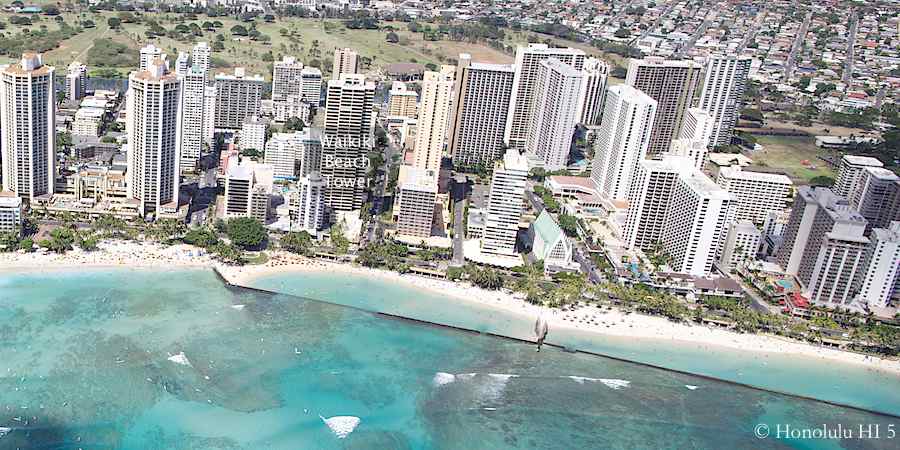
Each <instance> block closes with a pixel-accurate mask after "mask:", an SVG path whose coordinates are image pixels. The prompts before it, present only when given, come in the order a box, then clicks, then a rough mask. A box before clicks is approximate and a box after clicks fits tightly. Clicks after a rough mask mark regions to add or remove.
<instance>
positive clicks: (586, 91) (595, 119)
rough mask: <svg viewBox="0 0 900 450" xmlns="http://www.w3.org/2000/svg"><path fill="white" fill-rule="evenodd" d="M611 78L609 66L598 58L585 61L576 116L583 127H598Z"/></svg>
mask: <svg viewBox="0 0 900 450" xmlns="http://www.w3.org/2000/svg"><path fill="white" fill-rule="evenodd" d="M608 77H609V64H606V63H605V62H604V61H601V60H599V59H597V58H587V59H585V60H584V69H583V70H582V71H581V89H579V95H580V96H581V99H580V100H579V101H578V112H577V113H576V114H575V116H576V117H577V118H578V123H580V124H583V125H598V124H599V123H600V116H601V113H603V96H604V95H605V94H606V80H607V78H608Z"/></svg>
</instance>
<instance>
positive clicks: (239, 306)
mask: <svg viewBox="0 0 900 450" xmlns="http://www.w3.org/2000/svg"><path fill="white" fill-rule="evenodd" d="M244 306H246V305H231V307H232V308H234V309H236V310H238V311H240V310H242V309H244Z"/></svg>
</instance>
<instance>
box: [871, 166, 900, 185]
mask: <svg viewBox="0 0 900 450" xmlns="http://www.w3.org/2000/svg"><path fill="white" fill-rule="evenodd" d="M866 172H868V173H869V175H872V176H873V177H875V178H878V179H879V180H884V181H894V180H900V177H898V176H897V174H896V173H894V172H892V171H890V170H888V169H885V168H884V167H877V166H869V167H866Z"/></svg>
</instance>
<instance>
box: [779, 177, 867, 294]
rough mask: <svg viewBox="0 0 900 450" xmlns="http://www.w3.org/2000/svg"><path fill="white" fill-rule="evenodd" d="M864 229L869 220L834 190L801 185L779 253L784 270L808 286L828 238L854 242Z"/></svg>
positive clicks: (780, 263) (836, 240)
mask: <svg viewBox="0 0 900 450" xmlns="http://www.w3.org/2000/svg"><path fill="white" fill-rule="evenodd" d="M860 227H861V230H862V231H859V229H860ZM865 228H866V219H865V218H863V216H861V215H860V214H859V213H858V212H856V211H855V210H853V208H851V207H850V205H849V204H847V200H846V199H844V198H842V197H840V196H838V195H836V194H835V193H834V192H832V191H831V189H828V188H823V187H816V188H813V187H810V186H800V187H799V188H797V195H796V196H795V197H794V206H793V208H792V209H791V217H790V219H788V223H787V226H785V228H784V233H783V238H784V241H783V243H782V245H781V247H780V248H779V249H778V253H777V254H776V258H777V261H778V264H779V265H780V266H781V267H782V269H784V271H785V273H787V274H789V275H795V276H796V277H797V279H798V280H800V283H801V284H803V286H805V287H806V286H809V285H810V283H811V282H812V280H813V277H814V276H815V272H816V271H817V269H816V266H817V259H818V257H819V255H820V250H823V248H824V247H825V246H826V244H827V242H826V240H827V239H831V238H833V240H834V241H835V242H838V241H841V240H846V239H844V238H847V239H849V240H851V241H852V240H854V239H856V237H859V236H862V234H863V231H865ZM857 231H859V232H857ZM838 246H839V244H838Z"/></svg>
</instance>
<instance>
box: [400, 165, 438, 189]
mask: <svg viewBox="0 0 900 450" xmlns="http://www.w3.org/2000/svg"><path fill="white" fill-rule="evenodd" d="M437 178H438V177H437V173H435V172H434V171H433V170H426V169H423V168H421V167H415V166H409V165H401V166H400V173H399V174H398V177H397V186H399V187H400V190H414V191H422V192H437V189H438V182H437Z"/></svg>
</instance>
